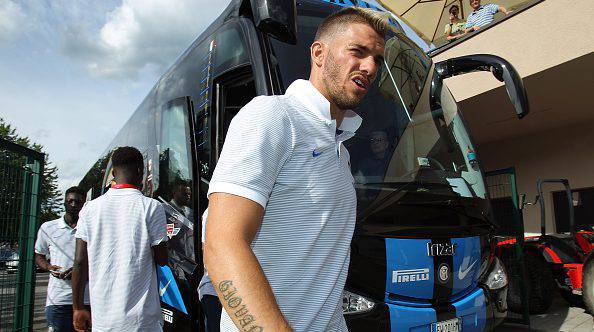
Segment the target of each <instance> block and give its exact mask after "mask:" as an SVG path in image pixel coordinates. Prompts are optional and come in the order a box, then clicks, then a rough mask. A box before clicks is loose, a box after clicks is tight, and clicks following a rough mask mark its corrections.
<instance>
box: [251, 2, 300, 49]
mask: <svg viewBox="0 0 594 332" xmlns="http://www.w3.org/2000/svg"><path fill="white" fill-rule="evenodd" d="M250 2H251V8H252V14H253V16H254V24H255V25H256V27H258V29H259V30H260V31H262V32H264V33H267V34H270V35H272V36H273V37H274V38H276V39H278V40H280V41H282V42H285V43H289V44H293V45H295V44H296V43H297V22H296V17H297V6H296V5H295V0H251V1H250Z"/></svg>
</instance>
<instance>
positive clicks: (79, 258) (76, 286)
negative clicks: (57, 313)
mask: <svg viewBox="0 0 594 332" xmlns="http://www.w3.org/2000/svg"><path fill="white" fill-rule="evenodd" d="M88 279H89V265H88V258H87V244H86V243H85V242H84V241H82V240H81V239H76V254H75V257H74V265H73V266H72V307H73V308H74V309H76V310H81V309H84V308H85V303H84V301H85V286H86V284H87V280H88Z"/></svg>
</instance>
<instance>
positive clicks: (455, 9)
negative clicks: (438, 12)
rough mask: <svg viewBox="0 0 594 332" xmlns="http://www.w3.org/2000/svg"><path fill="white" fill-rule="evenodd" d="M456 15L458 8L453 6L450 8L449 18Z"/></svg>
mask: <svg viewBox="0 0 594 332" xmlns="http://www.w3.org/2000/svg"><path fill="white" fill-rule="evenodd" d="M456 17H458V8H456V7H454V8H452V9H451V10H450V20H453V19H455V18H456Z"/></svg>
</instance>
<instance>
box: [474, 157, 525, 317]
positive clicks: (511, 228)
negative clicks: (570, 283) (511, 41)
mask: <svg viewBox="0 0 594 332" xmlns="http://www.w3.org/2000/svg"><path fill="white" fill-rule="evenodd" d="M485 175H486V180H487V189H488V191H489V196H490V199H491V207H492V208H493V213H494V217H495V220H496V221H497V223H498V224H499V229H498V230H497V232H496V234H497V238H498V239H499V241H506V242H507V243H509V245H507V246H505V247H502V248H506V249H505V250H502V251H501V253H500V258H501V260H502V261H503V263H504V264H505V267H506V269H507V273H508V275H509V287H508V294H507V303H508V313H507V321H508V322H510V323H516V324H523V325H530V313H529V304H528V301H529V297H528V288H527V286H526V283H525V282H524V280H525V274H526V271H525V270H526V269H525V266H524V264H525V263H524V220H523V218H522V211H521V210H520V207H519V202H518V193H517V187H516V172H515V170H514V168H513V167H512V168H506V169H501V170H497V171H492V172H487V173H486V174H485Z"/></svg>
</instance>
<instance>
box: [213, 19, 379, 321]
mask: <svg viewBox="0 0 594 332" xmlns="http://www.w3.org/2000/svg"><path fill="white" fill-rule="evenodd" d="M388 29H389V25H388V23H387V19H386V18H385V17H383V16H380V15H379V14H378V13H377V12H374V11H373V10H367V9H362V8H354V7H349V8H345V9H342V10H341V11H338V12H336V13H334V14H332V15H330V16H329V17H328V18H326V19H325V20H324V21H323V22H322V23H321V24H320V26H319V27H318V31H317V33H316V37H315V40H314V42H313V44H312V45H311V72H310V77H309V80H297V81H295V82H293V83H292V84H291V85H290V86H289V87H288V89H287V91H286V92H285V94H284V95H281V96H260V97H256V98H254V99H253V100H252V101H251V102H250V103H248V104H247V105H246V106H245V107H243V108H242V110H240V111H239V113H238V114H237V115H236V116H235V117H234V118H233V120H232V122H231V125H230V127H229V130H228V132H227V136H226V138H225V143H224V146H223V150H222V153H221V156H220V158H219V160H218V163H217V166H216V168H215V171H214V173H213V176H212V179H211V181H210V185H209V193H208V194H209V206H208V211H209V212H208V214H209V215H208V224H207V226H206V240H205V242H204V248H205V249H204V259H205V263H206V269H207V270H208V273H209V275H210V277H211V279H212V282H213V285H214V286H215V289H216V291H217V293H218V296H219V299H220V300H221V303H222V305H223V308H224V312H223V313H222V315H221V325H220V326H221V331H238V330H239V331H263V330H266V331H292V330H295V331H347V326H346V322H345V320H344V317H343V315H342V292H343V288H344V284H345V281H346V277H347V273H348V266H349V259H350V256H349V254H350V243H351V239H352V236H353V231H354V228H355V214H356V205H357V200H356V195H355V188H354V179H353V176H352V175H351V171H350V167H349V155H348V151H347V150H346V148H345V147H344V145H343V142H344V141H345V140H347V139H349V138H350V137H352V136H353V135H354V133H355V131H356V130H357V128H358V127H359V126H360V125H361V122H362V120H361V118H360V117H359V116H358V115H357V114H356V113H355V112H353V111H351V110H350V109H351V108H354V107H356V106H357V105H358V104H359V103H360V102H361V101H362V99H363V97H364V96H365V94H366V93H367V91H368V90H369V89H370V87H371V84H372V82H373V81H374V79H375V78H376V76H377V73H378V70H379V68H380V66H381V64H382V63H383V55H384V44H385V35H386V33H387V30H388Z"/></svg>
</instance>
